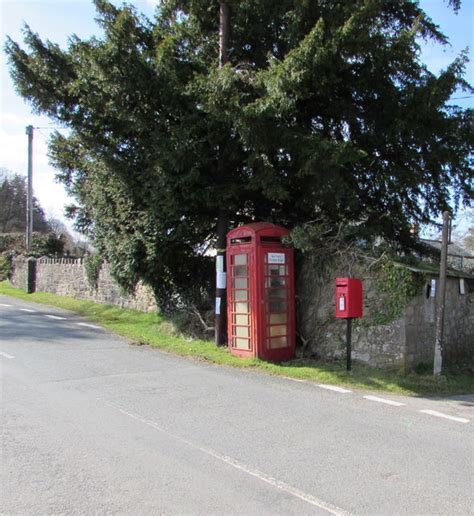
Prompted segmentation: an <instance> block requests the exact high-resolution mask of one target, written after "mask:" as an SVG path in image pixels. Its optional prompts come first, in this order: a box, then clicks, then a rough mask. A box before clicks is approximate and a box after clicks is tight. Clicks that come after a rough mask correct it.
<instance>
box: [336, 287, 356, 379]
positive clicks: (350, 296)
mask: <svg viewBox="0 0 474 516" xmlns="http://www.w3.org/2000/svg"><path fill="white" fill-rule="evenodd" d="M362 313H363V302H362V282H361V281H360V280H358V279H356V278H336V317H337V318H338V319H345V320H346V324H347V327H346V350H347V351H346V356H347V370H348V371H351V369H352V319H355V318H359V317H362Z"/></svg>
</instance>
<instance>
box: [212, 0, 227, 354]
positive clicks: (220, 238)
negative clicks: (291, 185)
mask: <svg viewBox="0 0 474 516" xmlns="http://www.w3.org/2000/svg"><path fill="white" fill-rule="evenodd" d="M228 49H229V6H228V5H227V3H226V2H221V3H220V12H219V68H222V67H223V66H224V65H225V64H226V63H227V62H228V60H229V50H228ZM218 168H219V177H222V175H223V174H225V163H224V157H223V153H222V148H220V149H219V157H218ZM228 226H229V215H228V212H227V209H226V208H224V207H222V208H220V209H219V213H218V218H217V254H216V304H215V334H214V336H215V344H216V346H224V345H226V344H227V331H226V330H227V328H226V326H227V298H226V295H227V294H226V292H227V289H226V287H227V285H226V265H225V256H226V253H225V248H226V236H227V231H228Z"/></svg>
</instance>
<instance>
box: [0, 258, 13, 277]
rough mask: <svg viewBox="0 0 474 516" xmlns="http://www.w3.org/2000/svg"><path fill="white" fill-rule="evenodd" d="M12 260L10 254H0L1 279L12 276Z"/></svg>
mask: <svg viewBox="0 0 474 516" xmlns="http://www.w3.org/2000/svg"><path fill="white" fill-rule="evenodd" d="M10 271H11V262H10V260H9V258H8V256H6V255H3V254H0V281H4V280H6V279H8V278H9V277H10Z"/></svg>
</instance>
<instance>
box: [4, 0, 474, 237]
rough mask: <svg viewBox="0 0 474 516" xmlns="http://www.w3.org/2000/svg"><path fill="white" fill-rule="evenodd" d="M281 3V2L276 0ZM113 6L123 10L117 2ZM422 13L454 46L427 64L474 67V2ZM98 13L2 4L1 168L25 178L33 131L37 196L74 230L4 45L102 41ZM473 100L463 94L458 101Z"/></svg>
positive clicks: (75, 5)
mask: <svg viewBox="0 0 474 516" xmlns="http://www.w3.org/2000/svg"><path fill="white" fill-rule="evenodd" d="M276 1H277V0H276ZM114 3H117V4H120V3H121V2H119V1H116V2H114ZM128 3H131V4H133V5H134V6H135V7H136V8H137V9H138V10H139V11H141V12H143V13H144V14H145V15H147V16H149V17H152V15H153V12H154V9H155V7H156V3H157V0H139V1H135V2H133V1H131V2H128ZM420 5H421V7H422V8H423V9H424V11H425V12H426V13H427V14H428V15H429V16H430V17H431V19H432V20H433V21H434V22H435V23H436V24H437V25H439V27H440V28H441V30H442V31H443V32H444V33H445V34H446V35H447V36H448V38H449V42H450V46H448V47H442V46H440V45H435V44H432V43H430V44H428V45H424V46H423V54H422V60H423V61H424V62H425V63H426V64H427V65H428V67H429V68H430V70H431V71H433V72H435V73H436V72H439V71H440V70H441V69H443V68H445V67H446V66H447V65H449V64H450V63H451V62H452V61H453V60H454V58H455V57H456V56H457V55H459V53H460V52H461V51H462V50H463V49H465V48H466V47H469V49H470V50H469V55H470V58H471V61H472V60H473V57H474V53H473V50H474V0H463V1H462V5H461V10H460V11H459V13H458V14H457V15H456V14H454V13H453V11H452V9H451V8H450V7H449V6H448V5H447V2H446V1H443V0H421V1H420ZM94 18H95V9H94V6H93V4H92V1H91V0H60V1H45V0H0V42H1V46H2V51H1V53H0V81H1V82H0V89H1V93H0V167H6V168H8V169H10V170H12V171H13V172H16V173H19V174H24V175H26V171H27V144H28V140H27V136H26V134H25V128H26V126H27V125H30V124H31V125H33V126H34V127H35V128H36V127H37V128H38V129H35V137H34V143H33V148H34V154H33V168H34V192H35V196H36V197H37V198H38V199H39V201H40V204H41V206H42V207H43V209H45V211H46V213H47V215H48V216H50V217H54V218H58V219H60V220H62V221H63V222H65V223H66V225H67V226H68V227H71V222H69V221H67V220H66V219H65V217H64V206H65V205H67V204H70V202H71V200H70V199H68V197H67V194H66V192H65V191H64V188H63V187H62V185H61V184H58V183H57V182H56V181H55V170H54V168H53V167H51V166H50V165H49V163H48V158H47V139H48V136H49V134H50V132H51V130H52V129H51V128H52V127H54V122H52V121H51V120H49V119H48V118H46V117H43V116H37V115H35V114H33V113H32V111H31V108H30V106H29V105H28V104H27V103H26V102H25V101H23V99H22V98H21V97H20V96H19V95H18V94H17V93H16V92H15V89H14V86H13V83H12V81H11V78H10V76H9V72H8V66H7V60H6V56H5V53H4V51H3V45H4V43H5V39H6V37H7V35H8V36H10V37H11V38H12V39H13V40H14V41H17V42H19V43H21V42H22V34H21V27H22V25H23V24H24V23H27V24H28V25H29V26H30V27H31V29H32V30H34V31H35V32H37V33H38V34H39V35H40V36H41V38H42V39H50V40H51V41H53V42H55V43H58V44H60V45H61V46H65V45H66V44H67V40H68V37H69V36H70V35H71V34H76V35H77V36H79V37H80V38H88V37H90V36H92V35H99V34H100V29H99V27H98V25H97V24H96V23H95V21H94ZM466 77H467V79H468V80H469V81H470V82H471V83H474V63H473V62H470V63H469V65H468V68H467V73H466ZM464 96H469V94H468V93H463V92H461V93H459V94H456V95H455V97H464ZM457 103H458V104H459V105H461V106H465V107H468V106H470V107H474V98H472V97H470V98H463V99H459V100H457ZM455 222H456V223H457V225H458V230H459V232H461V233H464V232H465V231H467V228H468V227H470V226H473V225H474V220H473V215H472V210H471V211H470V212H469V211H467V212H465V213H462V214H460V216H458V219H457V220H456V221H455Z"/></svg>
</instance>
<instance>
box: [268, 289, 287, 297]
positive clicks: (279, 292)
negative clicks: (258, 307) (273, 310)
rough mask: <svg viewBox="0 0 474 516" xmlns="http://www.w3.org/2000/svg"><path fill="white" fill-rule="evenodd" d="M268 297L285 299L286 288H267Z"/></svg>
mask: <svg viewBox="0 0 474 516" xmlns="http://www.w3.org/2000/svg"><path fill="white" fill-rule="evenodd" d="M268 297H269V298H270V299H275V298H277V299H278V298H281V299H285V298H286V290H283V289H273V290H269V291H268Z"/></svg>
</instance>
